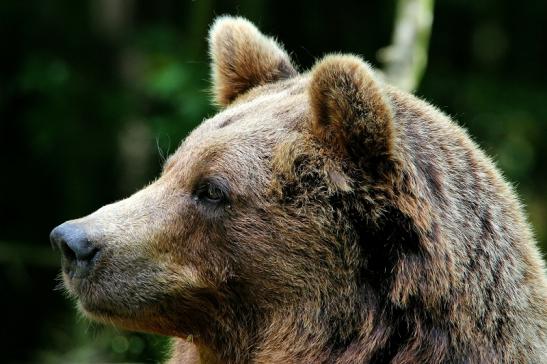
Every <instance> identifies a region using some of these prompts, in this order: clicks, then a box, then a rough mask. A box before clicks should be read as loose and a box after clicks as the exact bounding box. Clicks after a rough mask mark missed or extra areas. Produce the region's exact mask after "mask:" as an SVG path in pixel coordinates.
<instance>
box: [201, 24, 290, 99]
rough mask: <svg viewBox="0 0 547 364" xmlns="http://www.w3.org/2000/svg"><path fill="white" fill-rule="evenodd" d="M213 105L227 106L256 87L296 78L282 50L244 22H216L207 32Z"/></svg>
mask: <svg viewBox="0 0 547 364" xmlns="http://www.w3.org/2000/svg"><path fill="white" fill-rule="evenodd" d="M209 51H210V54H211V58H212V73H213V91H214V96H215V101H216V102H217V103H218V104H219V105H221V106H227V105H229V104H230V103H231V102H232V101H233V100H234V99H235V98H236V97H237V96H238V95H240V94H242V93H244V92H245V91H247V90H249V89H251V88H253V87H255V86H259V85H263V84H266V83H269V82H274V81H278V80H281V79H286V78H290V77H292V76H295V75H297V74H298V73H297V71H296V70H295V68H294V67H293V65H292V63H291V60H290V58H289V56H288V55H287V53H286V52H285V51H284V50H283V48H282V47H281V46H280V45H279V44H278V43H277V42H276V41H275V40H274V39H272V38H270V37H267V36H265V35H263V34H262V33H260V31H259V30H258V29H257V28H256V27H255V26H254V25H253V24H252V23H251V22H249V21H248V20H246V19H243V18H239V17H230V16H222V17H220V18H217V19H216V20H215V22H214V23H213V26H212V27H211V29H210V31H209Z"/></svg>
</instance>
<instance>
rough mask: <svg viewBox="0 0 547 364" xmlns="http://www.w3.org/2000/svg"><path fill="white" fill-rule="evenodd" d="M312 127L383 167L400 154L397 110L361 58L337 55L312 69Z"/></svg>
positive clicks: (343, 149)
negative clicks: (396, 138) (396, 136)
mask: <svg viewBox="0 0 547 364" xmlns="http://www.w3.org/2000/svg"><path fill="white" fill-rule="evenodd" d="M308 94H309V99H310V104H311V113H312V117H311V130H312V133H313V134H314V135H315V136H316V137H318V138H319V139H320V140H321V141H322V143H324V144H325V145H326V146H328V147H329V148H332V149H334V150H335V151H336V152H339V153H343V154H344V155H346V156H348V157H350V158H351V159H353V160H357V161H358V162H365V163H374V164H377V167H380V166H382V165H384V166H385V165H386V163H385V162H388V164H391V163H389V162H390V161H393V160H395V156H394V154H395V151H394V144H395V131H394V125H393V115H392V111H391V107H390V104H389V101H388V99H387V97H386V96H385V94H384V90H383V85H382V83H381V81H379V80H377V79H376V77H375V75H374V71H373V70H372V69H371V68H370V66H368V65H367V64H366V63H365V62H363V61H362V60H361V59H360V58H358V57H356V56H351V55H331V56H327V57H325V58H324V59H323V60H321V61H319V62H318V63H317V64H316V65H315V66H314V68H313V69H312V71H311V79H310V84H309V89H308Z"/></svg>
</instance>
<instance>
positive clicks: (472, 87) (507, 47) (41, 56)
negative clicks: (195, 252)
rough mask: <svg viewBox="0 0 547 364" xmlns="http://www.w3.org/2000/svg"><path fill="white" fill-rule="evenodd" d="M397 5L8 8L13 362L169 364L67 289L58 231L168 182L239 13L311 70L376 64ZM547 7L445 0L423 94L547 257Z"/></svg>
mask: <svg viewBox="0 0 547 364" xmlns="http://www.w3.org/2000/svg"><path fill="white" fill-rule="evenodd" d="M394 9H395V1H381V0H375V1H367V2H349V1H339V2H337V3H332V2H331V1H311V0H306V1H301V2H298V3H295V2H289V1H284V0H279V1H251V0H246V1H213V0H209V1H205V0H195V1H174V0H172V1H162V0H160V1H155V2H145V1H137V0H133V1H131V0H89V1H69V0H55V1H50V2H48V3H47V4H46V3H44V2H40V1H38V0H25V1H15V0H11V1H10V0H6V1H2V2H0V37H1V38H2V43H1V44H2V50H3V51H2V57H0V64H1V68H0V137H1V143H0V148H1V153H0V161H1V167H2V171H3V173H2V178H0V187H1V190H2V191H3V192H2V193H1V194H0V196H1V205H0V206H2V209H1V214H2V215H1V219H0V226H1V229H0V287H1V288H2V297H3V299H2V300H0V306H1V309H2V312H3V313H4V319H3V322H2V325H0V330H1V331H0V348H1V351H2V353H3V362H8V363H10V362H28V361H30V362H45V363H63V362H64V363H74V362H82V363H92V362H121V361H139V362H157V361H158V360H161V358H163V357H164V356H165V353H166V352H167V351H168V344H167V343H166V340H165V339H164V338H160V337H156V336H151V335H144V334H135V333H126V332H122V331H119V330H115V329H112V328H104V327H101V326H95V325H92V324H90V323H89V322H87V321H86V320H84V319H82V318H79V317H78V314H77V313H76V310H75V309H74V307H73V306H74V305H73V304H72V303H71V302H70V301H69V300H67V299H66V298H65V297H64V296H63V294H62V293H61V292H60V291H59V290H55V287H56V285H57V284H58V282H57V280H56V276H57V273H58V266H57V265H58V260H57V258H56V256H55V255H54V253H53V252H52V251H51V250H50V249H49V246H48V233H49V231H50V229H51V228H52V227H53V226H55V225H56V224H58V223H60V222H62V221H64V220H67V219H71V218H75V217H78V216H82V215H85V214H87V213H89V212H91V211H93V210H95V209H96V208H98V207H100V206H101V205H104V204H106V203H108V202H112V201H114V200H116V199H119V198H121V197H123V196H125V195H127V194H129V193H131V192H133V191H135V190H137V189H138V188H139V187H140V186H142V185H143V184H145V183H147V182H148V181H150V180H151V179H153V178H154V176H156V175H157V174H158V173H159V171H160V168H161V164H162V161H163V159H164V158H165V156H166V155H168V154H169V153H170V152H173V151H174V150H175V149H176V147H177V145H178V144H179V143H180V140H181V139H182V138H183V137H184V136H185V135H186V134H187V133H188V132H189V131H190V130H191V129H192V128H193V127H195V126H196V125H197V124H199V123H200V121H201V120H203V119H204V118H205V117H207V116H208V115H212V114H213V113H214V109H213V108H212V107H211V106H210V103H209V95H208V87H209V69H208V60H207V44H206V39H205V38H206V34H207V29H208V25H209V24H210V22H211V21H212V19H213V18H214V17H215V16H216V15H218V14H224V13H230V14H240V15H243V16H246V17H248V18H250V19H251V20H252V21H254V22H255V23H257V24H258V25H259V26H260V27H261V28H262V29H263V30H264V31H265V32H266V33H269V34H273V35H276V36H277V37H278V38H279V39H280V40H281V41H282V42H283V43H284V44H285V45H286V48H287V49H288V50H289V51H290V52H291V53H292V56H293V58H294V59H295V60H296V62H297V63H298V64H300V65H301V68H302V69H307V68H309V67H310V66H311V65H312V64H313V63H314V61H315V60H316V59H317V58H318V57H320V56H321V55H323V54H325V53H328V52H333V51H341V52H353V53H358V54H361V55H363V57H364V58H366V59H367V60H369V61H370V62H371V63H373V64H375V65H378V63H377V61H376V52H377V50H378V49H380V48H382V47H384V46H386V45H387V44H389V41H390V39H391V32H392V29H393V24H392V23H393V17H394ZM545 14H547V2H540V1H535V2H531V3H526V4H523V3H519V2H509V1H502V2H500V1H494V0H484V1H480V2H477V1H469V0H463V1H462V0H445V1H438V2H436V9H435V18H434V25H433V30H432V38H431V44H430V50H429V65H428V68H427V70H426V73H425V78H424V79H423V81H422V83H421V86H420V87H419V89H418V91H417V94H418V95H419V96H421V97H424V98H426V99H427V100H429V101H431V102H432V103H434V104H436V105H439V107H440V108H441V109H443V110H444V111H446V112H447V113H449V114H450V115H452V116H453V117H454V118H455V119H456V120H458V121H459V122H460V123H461V124H463V125H465V126H466V127H467V128H468V129H469V130H470V132H471V134H472V135H473V136H474V138H475V140H477V142H478V143H479V144H480V145H482V146H483V147H484V149H486V151H487V152H488V153H489V154H490V155H492V156H493V157H494V159H495V160H496V161H497V163H498V165H499V166H500V168H501V169H502V170H503V171H504V172H505V174H506V176H507V177H508V179H509V180H511V181H513V182H514V184H515V186H516V189H517V191H518V192H519V193H520V194H521V196H522V199H523V202H524V203H525V204H526V205H527V208H528V211H529V214H530V218H531V221H532V222H533V224H534V228H535V231H536V233H537V237H538V240H539V242H540V244H541V246H542V248H543V250H544V251H545V249H546V242H547V227H546V226H545V224H544V222H545V220H546V217H547V168H546V166H547V161H546V158H547V150H546V149H547V144H546V143H544V139H545V138H546V137H547V123H546V121H547V120H546V115H547V89H546V87H545V84H546V81H547V80H546V78H547V75H546V72H545V71H546V70H545V65H546V64H547V49H546V48H547V45H546V43H545V41H544V40H545V39H546V38H547V34H546V28H545V26H544V15H545Z"/></svg>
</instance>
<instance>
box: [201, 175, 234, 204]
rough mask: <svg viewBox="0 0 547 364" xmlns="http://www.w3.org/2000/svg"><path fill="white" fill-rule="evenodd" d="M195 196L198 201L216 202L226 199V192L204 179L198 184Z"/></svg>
mask: <svg viewBox="0 0 547 364" xmlns="http://www.w3.org/2000/svg"><path fill="white" fill-rule="evenodd" d="M195 198H196V199H197V200H199V201H203V202H208V203H215V204H217V203H220V202H224V201H225V200H226V193H225V192H224V190H223V189H222V188H221V187H220V186H218V185H216V184H215V183H213V182H211V181H206V182H203V183H201V184H200V185H199V186H198V188H197V190H196V193H195Z"/></svg>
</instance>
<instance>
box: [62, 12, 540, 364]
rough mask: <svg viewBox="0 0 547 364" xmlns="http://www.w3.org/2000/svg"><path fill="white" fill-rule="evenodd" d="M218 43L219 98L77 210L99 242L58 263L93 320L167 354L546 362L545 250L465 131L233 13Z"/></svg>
mask: <svg viewBox="0 0 547 364" xmlns="http://www.w3.org/2000/svg"><path fill="white" fill-rule="evenodd" d="M211 53H212V58H213V74H214V77H213V79H214V83H215V84H214V88H215V90H216V91H215V93H216V98H217V101H218V102H219V103H220V104H221V105H224V106H227V108H226V109H225V110H224V111H222V112H220V113H219V114H217V115H216V116H214V117H213V118H211V119H209V120H207V121H205V122H204V123H203V124H202V125H201V126H200V127H199V128H197V129H196V130H195V131H194V132H193V133H192V134H191V135H190V136H189V137H188V138H187V139H186V140H185V141H184V142H183V144H182V145H181V146H180V148H179V149H178V150H177V151H176V152H175V154H174V155H173V156H171V158H170V159H169V160H168V162H167V163H166V165H165V168H164V171H163V173H162V175H161V177H160V178H159V179H158V180H157V181H155V182H154V183H152V184H151V185H150V186H148V187H146V188H145V189H143V190H142V191H140V192H138V193H137V194H135V195H133V196H131V197H129V198H128V199H126V200H123V201H120V202H118V203H115V204H112V205H108V206H105V207H103V208H102V209H100V210H98V211H97V212H95V213H93V214H91V215H89V216H87V217H84V218H82V219H79V220H74V221H73V223H75V224H78V225H80V226H82V227H83V228H85V229H86V231H87V234H88V236H89V238H90V239H92V240H93V241H94V242H95V244H96V245H97V246H98V247H100V249H101V256H100V259H99V260H98V261H97V264H96V267H95V269H94V271H93V272H92V274H91V275H90V276H89V277H88V278H86V279H82V280H77V279H70V278H68V277H65V280H66V285H67V288H68V290H69V291H70V292H71V293H73V294H74V295H75V296H76V297H77V298H78V299H79V302H80V306H81V308H82V310H83V311H84V312H85V313H86V314H87V315H89V316H90V317H91V318H94V319H97V320H101V321H104V322H112V323H114V324H115V325H117V326H120V327H125V328H129V329H132V330H140V331H147V332H156V333H160V334H165V335H170V336H174V337H176V338H177V339H175V348H174V353H173V357H172V359H171V361H170V362H171V363H178V362H188V363H198V362H202V363H215V362H218V363H243V362H253V363H369V362H370V363H398V364H402V363H440V362H443V363H461V362H468V363H486V362H491V363H541V362H547V305H546V303H547V283H546V275H545V269H544V264H543V262H542V260H541V258H540V256H539V253H538V250H537V248H536V246H535V242H534V239H533V236H532V233H531V231H530V228H529V225H528V223H527V222H526V219H525V217H524V214H523V212H522V207H521V205H520V203H519V202H518V200H517V199H516V197H515V193H514V192H513V190H512V189H511V187H510V186H509V185H508V184H507V182H505V181H504V179H503V178H502V176H501V175H500V174H499V172H498V171H497V169H496V168H495V166H494V164H493V163H492V162H491V161H490V160H489V159H488V158H487V157H486V156H485V155H484V154H483V153H482V151H481V150H480V149H479V148H478V147H477V146H476V145H475V144H474V143H473V142H472V141H471V139H470V138H469V137H468V136H467V133H466V132H465V131H464V130H463V129H462V128H460V127H459V126H457V125H456V124H455V123H454V122H452V121H451V120H450V119H449V118H448V117H447V116H445V115H444V114H442V113H441V112H439V111H438V110H436V109H435V108H434V107H432V106H430V105H428V104H427V103H425V102H423V101H421V100H419V99H417V98H415V97H414V96H412V95H409V94H407V93H404V92H402V91H399V90H397V89H395V88H393V87H391V86H389V85H386V84H383V83H382V82H381V81H379V80H378V79H377V78H376V77H375V75H374V71H373V70H372V69H371V68H370V67H369V66H368V65H366V64H365V63H364V62H363V61H361V60H360V59H359V58H358V57H355V56H340V55H333V56H328V57H326V58H324V59H323V60H320V61H319V62H318V63H317V65H316V66H315V67H314V68H313V69H312V70H311V72H309V73H306V74H303V75H297V74H296V72H295V71H294V68H293V67H292V66H289V65H290V61H289V59H288V56H287V55H286V53H285V52H284V51H283V50H282V49H281V48H279V46H278V45H277V44H276V43H275V42H273V41H272V40H271V39H269V38H266V37H264V36H263V35H261V34H260V33H259V32H258V31H257V30H256V28H254V26H252V25H251V24H250V23H249V22H247V21H246V20H243V19H240V18H228V17H223V18H221V19H220V20H219V21H217V22H216V23H215V25H214V26H213V28H212V31H211ZM280 65H282V66H280ZM287 70H288V71H287ZM203 186H206V187H207V186H209V187H210V186H216V188H217V190H222V192H223V194H224V196H225V198H224V199H223V200H221V202H214V203H211V201H209V200H207V199H206V198H204V197H203V196H202V192H201V191H203V188H205V187H203ZM215 191H216V190H215Z"/></svg>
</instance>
